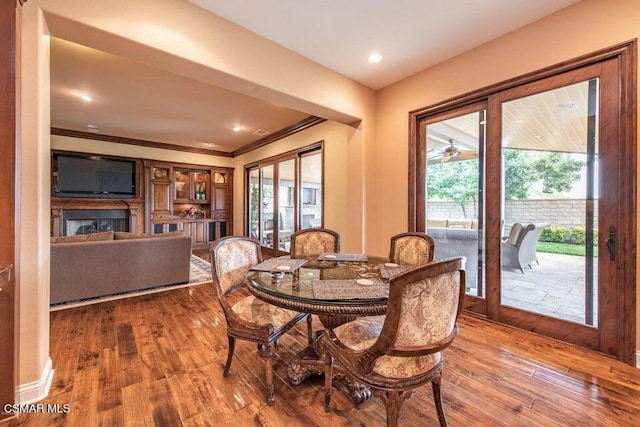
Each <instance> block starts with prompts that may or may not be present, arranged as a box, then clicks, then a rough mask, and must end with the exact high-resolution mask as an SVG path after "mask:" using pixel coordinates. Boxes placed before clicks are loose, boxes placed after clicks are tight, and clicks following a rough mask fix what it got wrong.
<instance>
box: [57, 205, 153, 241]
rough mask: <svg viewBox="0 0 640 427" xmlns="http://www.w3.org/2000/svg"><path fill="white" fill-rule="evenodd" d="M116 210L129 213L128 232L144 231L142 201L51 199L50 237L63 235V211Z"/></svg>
mask: <svg viewBox="0 0 640 427" xmlns="http://www.w3.org/2000/svg"><path fill="white" fill-rule="evenodd" d="M96 209H116V210H123V209H124V210H127V211H128V212H129V231H130V232H132V233H138V232H142V231H143V230H144V201H142V200H140V199H78V198H62V197H52V198H51V236H52V237H61V236H63V235H64V231H63V230H64V222H63V221H64V211H65V210H96Z"/></svg>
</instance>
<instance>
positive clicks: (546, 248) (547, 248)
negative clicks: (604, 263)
mask: <svg viewBox="0 0 640 427" xmlns="http://www.w3.org/2000/svg"><path fill="white" fill-rule="evenodd" d="M536 249H537V251H538V252H548V253H552V254H564V255H578V256H584V254H585V247H584V245H574V244H571V243H552V242H538V246H537V247H536ZM594 255H595V256H597V255H598V248H595V250H594Z"/></svg>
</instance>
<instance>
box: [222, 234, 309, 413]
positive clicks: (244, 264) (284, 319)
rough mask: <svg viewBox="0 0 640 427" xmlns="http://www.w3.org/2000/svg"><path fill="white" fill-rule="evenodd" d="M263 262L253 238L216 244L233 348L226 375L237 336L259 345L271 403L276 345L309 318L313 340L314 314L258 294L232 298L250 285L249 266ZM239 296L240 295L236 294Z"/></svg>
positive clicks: (223, 240) (228, 359) (231, 238)
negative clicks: (312, 320) (265, 298)
mask: <svg viewBox="0 0 640 427" xmlns="http://www.w3.org/2000/svg"><path fill="white" fill-rule="evenodd" d="M260 262H262V251H261V248H260V243H259V242H258V241H257V240H255V239H251V238H249V237H234V236H230V237H223V238H221V239H218V240H216V241H215V242H214V243H213V244H212V250H211V269H212V279H213V285H214V287H215V289H216V295H217V297H218V301H219V302H220V305H221V307H222V311H223V312H224V317H225V319H226V322H227V338H228V340H229V350H228V353H227V361H226V363H225V366H224V372H223V376H225V377H226V376H227V375H228V374H229V368H230V367H231V361H232V360H233V352H234V349H235V343H236V339H242V340H247V341H253V342H255V343H257V344H258V352H259V354H260V357H262V358H263V359H264V361H265V383H266V386H267V402H268V403H269V405H273V403H274V401H275V395H274V385H273V358H274V348H275V346H276V345H277V342H278V339H279V338H280V337H281V336H282V335H283V334H285V333H286V332H287V331H289V330H290V329H291V328H292V327H293V326H295V325H296V324H297V323H298V322H299V321H301V320H302V319H304V318H305V317H306V318H307V329H308V331H307V335H308V337H307V338H308V340H309V342H311V338H312V337H311V317H310V316H309V315H308V314H306V313H299V312H297V311H292V310H287V309H284V308H280V307H277V306H275V305H272V304H269V303H267V302H264V301H262V300H259V299H257V298H255V297H254V296H252V295H250V296H244V297H239V298H238V297H235V298H234V297H231V295H233V294H235V293H236V292H239V291H242V290H243V289H245V288H246V286H247V273H248V272H249V269H250V268H251V267H252V266H254V265H256V264H258V263H260ZM235 295H238V294H235Z"/></svg>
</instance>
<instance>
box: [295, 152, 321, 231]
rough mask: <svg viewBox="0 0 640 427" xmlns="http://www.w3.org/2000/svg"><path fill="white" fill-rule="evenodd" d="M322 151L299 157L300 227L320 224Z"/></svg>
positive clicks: (319, 225) (318, 225) (312, 226)
mask: <svg viewBox="0 0 640 427" xmlns="http://www.w3.org/2000/svg"><path fill="white" fill-rule="evenodd" d="M322 196H323V195H322V153H317V154H312V155H308V156H303V157H302V158H300V228H301V229H304V228H318V227H321V226H322Z"/></svg>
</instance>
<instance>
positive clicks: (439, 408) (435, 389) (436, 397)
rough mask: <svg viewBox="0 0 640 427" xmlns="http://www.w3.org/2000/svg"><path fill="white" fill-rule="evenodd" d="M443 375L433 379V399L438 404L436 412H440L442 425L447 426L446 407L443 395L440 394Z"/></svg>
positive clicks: (439, 418)
mask: <svg viewBox="0 0 640 427" xmlns="http://www.w3.org/2000/svg"><path fill="white" fill-rule="evenodd" d="M441 378H442V377H437V378H435V379H434V380H433V381H431V388H432V389H433V401H434V403H435V404H436V412H437V413H438V421H440V426H441V427H446V426H447V419H446V418H445V416H444V408H443V407H442V396H441V395H440V380H441Z"/></svg>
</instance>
